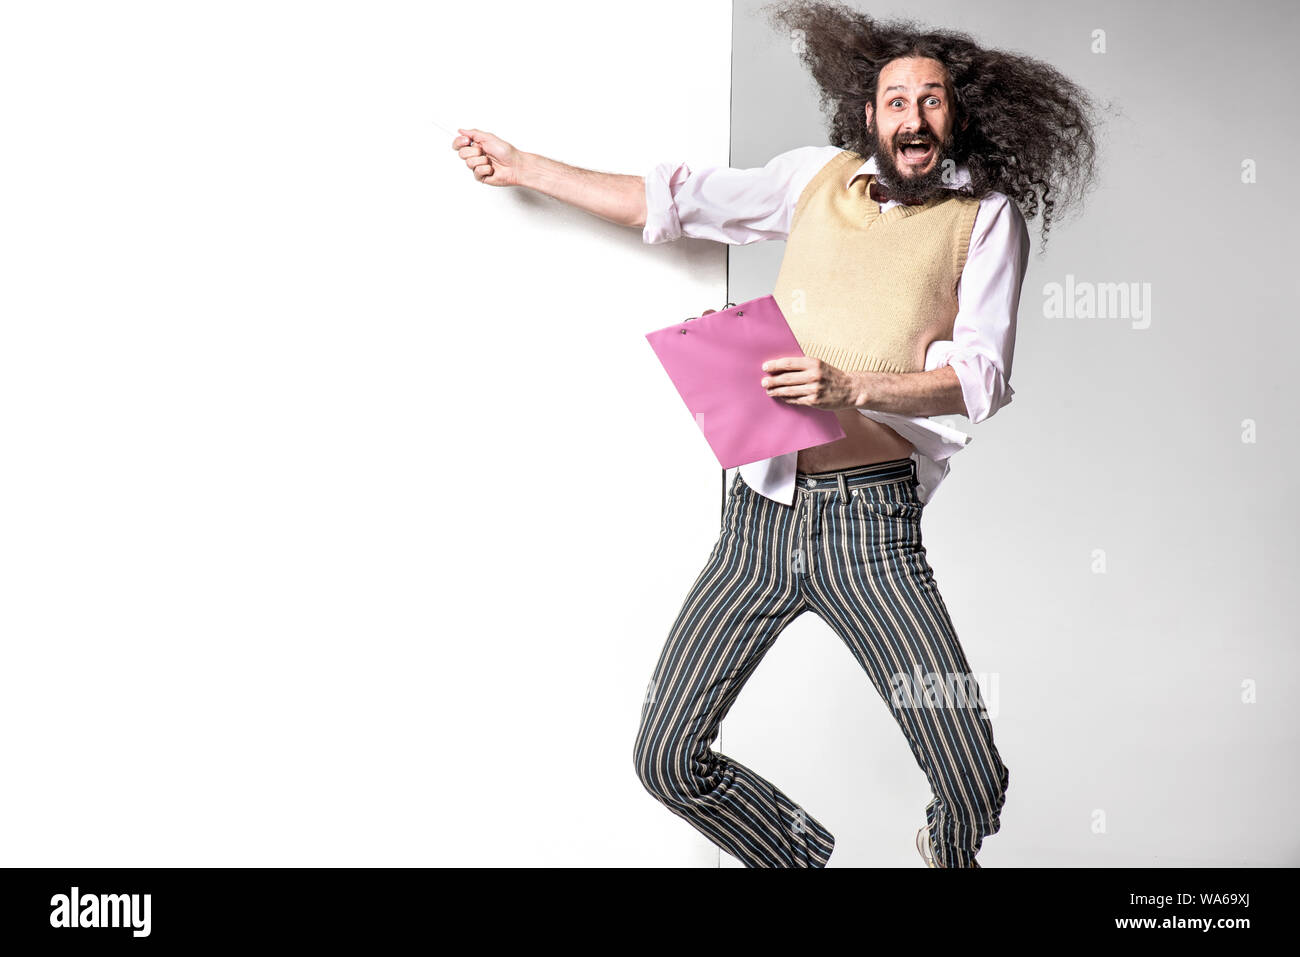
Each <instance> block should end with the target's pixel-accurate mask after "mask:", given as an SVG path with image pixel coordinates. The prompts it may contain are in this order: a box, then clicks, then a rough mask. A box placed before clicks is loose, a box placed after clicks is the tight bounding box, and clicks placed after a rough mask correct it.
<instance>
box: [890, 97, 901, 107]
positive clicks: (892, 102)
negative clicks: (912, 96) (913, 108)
mask: <svg viewBox="0 0 1300 957" xmlns="http://www.w3.org/2000/svg"><path fill="white" fill-rule="evenodd" d="M902 102H903V101H902V100H901V99H899V98H898V97H894V98H893V99H892V100H890V101H889V105H890V106H897V105H898V104H899V103H902Z"/></svg>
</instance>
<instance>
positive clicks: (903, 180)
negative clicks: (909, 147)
mask: <svg viewBox="0 0 1300 957" xmlns="http://www.w3.org/2000/svg"><path fill="white" fill-rule="evenodd" d="M915 136H916V137H917V138H920V139H922V140H925V141H927V142H929V143H933V144H935V156H934V161H933V164H932V165H931V167H930V171H929V172H927V173H922V174H921V175H920V176H917V175H915V174H913V173H911V172H908V173H904V172H903V171H901V170H900V169H899V168H898V165H897V164H896V163H895V162H894V156H895V153H894V150H895V149H896V147H897V145H898V144H897V143H896V142H895V143H885V142H882V141H881V139H880V131H879V130H878V129H877V128H876V124H875V121H872V122H871V123H870V124H868V126H867V139H868V141H869V142H870V143H871V144H872V147H873V155H874V156H875V157H876V169H877V170H878V171H879V172H878V173H877V175H876V178H877V179H879V180H880V182H881V185H882V186H885V187H887V188H888V189H889V192H890V194H891V195H892V196H895V197H897V198H898V199H900V200H906V201H908V202H913V203H914V202H925V201H927V200H929V199H932V198H933V197H935V196H939V195H941V194H942V193H943V192H944V191H945V190H947V189H949V187H948V186H947V185H945V183H944V181H943V173H944V169H945V160H947V159H949V158H951V157H952V153H953V147H954V145H955V143H956V135H955V132H950V133H949V134H948V138H947V139H946V140H944V141H943V142H942V143H940V142H939V140H938V138H937V137H936V136H935V135H934V132H933V131H932V130H931V129H929V128H928V127H926V128H924V129H921V130H918V131H917V133H916V134H915ZM911 138H912V137H911V136H904V135H903V134H902V133H899V134H896V139H898V140H902V139H911ZM954 168H955V164H954Z"/></svg>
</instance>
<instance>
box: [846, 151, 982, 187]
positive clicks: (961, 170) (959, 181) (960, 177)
mask: <svg viewBox="0 0 1300 957" xmlns="http://www.w3.org/2000/svg"><path fill="white" fill-rule="evenodd" d="M866 173H870V174H871V175H873V176H876V177H877V178H879V175H878V173H879V171H878V170H877V168H876V158H875V157H874V156H872V157H870V158H869V159H868V160H867V161H866V162H865V163H863V164H862V165H861V166H859V167H858V168H857V170H855V171H854V173H853V175H852V176H850V177H849V181H848V182H847V183H845V184H844V185H845V187H849V186H852V185H853V181H854V180H855V179H857V178H858V177H859V176H862V175H864V174H866ZM953 179H954V180H956V182H953V183H944V184H943V185H944V186H946V187H948V188H949V189H956V188H957V187H959V186H965V185H966V184H967V183H969V182H970V170H968V169H967V168H966V166H965V164H963V165H961V166H958V167H957V172H956V175H955V176H954V177H953ZM881 183H882V184H884V185H888V184H885V182H884V180H881Z"/></svg>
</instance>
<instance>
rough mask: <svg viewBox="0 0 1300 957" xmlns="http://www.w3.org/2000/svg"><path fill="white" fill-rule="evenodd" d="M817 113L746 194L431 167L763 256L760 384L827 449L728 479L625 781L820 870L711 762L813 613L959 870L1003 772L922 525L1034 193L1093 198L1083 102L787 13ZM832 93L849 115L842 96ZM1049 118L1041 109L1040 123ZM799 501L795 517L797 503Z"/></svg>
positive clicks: (953, 36)
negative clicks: (842, 650) (767, 306)
mask: <svg viewBox="0 0 1300 957" xmlns="http://www.w3.org/2000/svg"><path fill="white" fill-rule="evenodd" d="M775 19H777V20H779V21H782V22H784V23H785V25H787V26H791V25H793V26H796V27H798V28H799V29H800V30H801V31H802V35H803V37H804V40H805V46H804V50H803V56H804V59H805V60H806V62H808V64H809V65H810V66H811V67H812V72H813V75H814V76H815V77H816V78H817V80H818V81H819V83H821V84H822V87H823V90H830V91H835V93H834V96H836V97H838V104H837V113H836V116H835V119H834V123H833V137H832V138H833V145H831V146H825V147H801V148H798V149H794V150H790V151H789V152H787V153H783V154H781V155H779V156H777V157H774V158H773V159H772V160H771V161H770V162H769V163H768V164H767V165H765V166H764V167H763V168H761V169H756V170H732V169H728V168H718V167H709V168H706V169H702V170H699V171H694V172H693V171H692V170H691V169H690V168H689V167H688V166H687V165H686V164H685V163H679V164H661V165H660V166H658V167H656V168H655V170H654V171H653V172H652V173H651V174H650V175H648V176H646V177H644V178H643V177H639V176H621V175H617V174H608V173H598V172H593V171H589V170H582V169H578V168H574V167H570V166H566V165H564V164H562V163H558V162H556V161H554V160H549V159H546V158H545V157H540V156H536V155H533V154H528V153H523V152H520V151H518V150H516V149H515V148H514V147H513V146H511V145H510V144H508V143H506V142H505V141H503V140H501V139H500V138H498V137H496V136H493V135H492V134H490V133H485V132H483V131H480V130H462V131H461V132H462V133H463V134H466V135H463V136H459V137H457V138H456V139H455V140H454V141H453V143H452V146H453V148H456V149H457V150H458V151H459V155H460V156H462V157H463V158H464V159H465V162H466V165H467V166H468V167H469V168H470V169H472V170H473V171H474V173H475V176H476V177H477V178H478V179H479V180H480V181H481V182H484V183H487V184H489V185H522V186H528V187H530V188H533V189H536V190H539V191H541V192H544V193H547V194H548V195H551V196H554V197H556V198H558V199H562V200H564V201H566V202H570V203H573V204H574V205H577V206H580V207H581V208H583V209H586V210H588V211H589V212H592V213H594V214H596V215H599V216H601V217H603V218H605V219H608V220H610V221H612V222H617V223H622V224H626V225H629V226H636V227H639V228H641V229H642V231H643V240H644V241H645V242H647V243H654V242H665V241H671V240H673V239H676V238H678V237H679V236H683V235H686V236H693V237H700V238H710V239H715V240H717V241H721V242H728V243H747V242H754V241H758V240H763V239H785V240H786V243H787V245H786V251H785V256H784V258H783V260H782V264H781V270H780V273H779V275H778V277H777V281H776V286H775V288H774V291H773V296H774V297H775V298H776V300H777V302H778V304H779V305H780V306H781V308H782V311H783V313H784V314H785V315H786V318H787V320H788V321H789V322H790V325H791V328H792V329H793V330H794V332H795V335H796V338H797V340H798V342H799V344H800V347H801V348H802V349H803V351H804V353H805V355H804V356H802V357H773V359H772V360H770V361H769V362H767V363H765V364H764V366H763V369H762V370H756V374H758V375H760V376H761V377H762V378H761V381H762V384H763V386H764V387H765V388H766V389H767V390H768V393H769V395H771V396H773V397H774V398H775V399H778V400H780V401H785V402H790V403H792V404H796V405H805V406H810V407H815V408H820V409H827V410H830V411H833V412H834V413H835V414H836V416H837V417H838V419H839V421H840V423H841V425H842V426H843V428H844V432H845V436H844V438H842V439H839V440H837V441H835V442H830V443H827V444H825V445H821V446H818V447H816V448H811V449H805V450H803V451H800V452H798V453H791V454H789V455H786V456H780V457H777V458H774V459H768V460H766V461H763V462H755V463H749V464H747V465H745V466H742V467H741V468H740V474H739V476H738V477H737V479H736V481H735V482H734V483H733V485H732V490H731V495H730V497H729V501H728V506H727V510H726V513H725V516H724V523H723V530H722V533H721V534H720V536H719V538H718V541H717V543H716V544H715V546H714V548H713V552H712V553H711V555H710V556H709V559H708V561H707V562H706V564H705V567H704V568H703V570H702V571H701V572H700V574H699V576H698V577H697V579H696V581H695V584H694V586H693V587H692V589H691V591H690V593H689V594H688V596H687V597H686V599H685V601H684V602H683V604H682V607H681V610H680V612H679V613H678V617H677V620H676V621H675V622H674V624H673V627H672V629H671V631H670V634H669V637H668V640H667V642H666V643H665V645H664V648H663V651H662V652H661V654H660V657H659V661H658V663H657V665H656V667H655V671H654V676H653V678H652V680H651V683H650V688H649V691H648V693H647V696H646V701H645V704H644V706H643V711H642V719H641V725H640V728H639V730H638V734H637V740H636V748H635V761H636V767H637V772H638V775H639V776H640V779H641V780H642V782H643V783H644V785H645V786H646V788H647V789H648V790H649V791H650V792H651V793H652V794H653V795H654V796H655V797H656V798H658V799H659V800H660V801H661V802H663V803H664V804H665V805H666V806H667V807H668V808H669V809H670V810H671V811H673V813H675V814H677V815H678V816H680V817H682V818H683V819H684V820H686V821H688V822H689V823H690V824H691V825H692V826H694V827H695V828H696V829H697V830H699V831H700V832H701V833H702V834H704V835H705V836H706V837H708V838H709V839H710V840H711V841H713V842H714V843H715V844H716V845H717V846H719V847H720V848H722V849H723V850H726V851H727V852H728V853H730V854H732V855H734V856H735V857H736V858H737V859H738V860H740V861H741V862H743V863H744V864H745V865H746V866H751V867H824V866H825V865H826V863H827V860H828V859H829V857H830V855H831V852H832V850H833V847H834V837H833V835H832V834H831V832H830V831H829V830H828V829H827V828H826V827H825V826H824V825H823V824H822V823H821V822H819V821H818V820H816V819H815V818H813V817H812V816H811V815H810V814H809V813H808V812H806V811H805V810H804V809H803V808H801V807H799V806H798V805H797V804H795V802H793V801H792V800H791V799H790V798H789V797H787V796H786V795H785V794H784V793H783V792H781V791H780V790H779V789H778V788H777V787H775V786H774V785H773V784H772V783H770V782H769V781H767V780H766V779H764V778H763V777H761V776H760V775H758V774H757V773H756V772H754V771H753V770H751V769H750V768H748V767H746V766H744V765H742V764H740V763H739V762H737V761H735V760H734V759H732V758H730V757H728V756H726V755H724V754H721V753H719V752H717V751H714V750H712V748H711V744H712V743H713V741H714V740H715V739H716V737H717V734H718V728H719V725H720V723H721V721H722V718H723V717H724V716H725V715H726V713H727V712H728V710H729V709H730V707H731V705H732V703H733V702H734V701H735V699H736V696H737V695H738V694H739V692H740V690H741V688H742V687H743V685H744V683H745V681H746V679H747V678H748V677H749V675H750V674H752V672H753V670H754V669H755V668H756V667H757V666H758V664H759V662H760V661H761V659H762V657H763V655H764V654H765V653H766V651H767V650H768V649H769V648H770V647H771V646H772V643H773V642H774V641H775V640H776V638H777V636H778V635H779V633H780V632H781V631H782V630H783V629H784V628H785V626H786V625H788V624H789V623H790V622H791V621H792V620H794V618H796V617H798V616H799V615H800V614H803V613H804V612H806V611H813V612H815V613H816V614H817V615H818V616H819V617H821V618H823V619H824V620H825V621H826V622H827V623H828V624H829V625H830V626H831V627H832V628H833V629H834V630H835V631H836V632H837V633H838V634H839V635H840V636H841V638H843V640H844V641H845V642H846V644H847V645H848V646H849V648H850V650H851V651H852V653H853V654H854V656H855V658H856V659H857V660H858V662H859V663H860V664H861V665H862V667H863V668H864V670H865V671H866V672H867V674H868V676H869V678H870V679H871V681H872V683H873V684H874V685H875V687H876V688H877V690H878V691H879V692H880V694H881V695H882V696H883V697H884V698H885V700H886V702H887V703H888V705H889V708H890V711H891V714H893V716H894V717H895V719H896V720H897V721H898V724H899V727H900V729H901V730H902V731H903V733H904V735H905V737H906V738H907V741H908V745H909V747H910V748H911V750H912V753H913V755H914V756H915V758H916V760H917V763H918V765H919V766H920V768H921V769H922V771H923V772H924V773H925V774H926V776H927V779H928V780H929V783H930V785H931V788H932V791H933V798H932V800H931V802H930V803H929V804H928V805H927V807H926V809H925V815H926V825H925V827H923V828H921V830H920V831H918V833H917V847H918V850H919V851H920V853H921V856H922V857H923V859H925V861H926V863H927V864H928V865H930V866H933V867H978V866H979V864H978V863H977V862H976V860H975V856H976V854H977V853H978V852H979V850H980V847H981V845H982V841H983V838H984V837H986V836H987V835H989V834H992V833H995V832H996V831H997V830H998V829H999V827H1000V812H1001V809H1002V806H1003V804H1004V802H1005V794H1006V789H1007V785H1008V782H1009V777H1010V776H1009V772H1008V769H1007V767H1006V765H1005V764H1004V762H1003V761H1002V759H1001V757H1000V755H999V753H998V750H997V748H996V747H995V745H994V742H993V735H992V730H991V727H990V724H989V721H988V718H987V715H986V714H985V712H984V708H983V702H982V700H981V699H980V695H979V690H978V687H977V685H976V684H975V682H974V680H973V676H972V674H971V670H970V667H969V664H968V662H967V660H966V657H965V654H964V653H963V651H962V648H961V645H960V643H959V642H958V639H957V636H956V634H955V632H954V630H953V626H952V622H951V620H950V618H949V616H948V612H947V609H946V607H945V605H944V603H943V599H942V597H941V596H940V594H939V590H938V587H937V585H936V583H935V581H934V575H933V572H932V570H931V569H930V567H929V564H928V562H927V561H926V559H925V549H924V547H923V545H922V541H921V534H920V520H921V515H922V511H923V506H924V503H925V502H926V501H927V500H928V499H929V498H930V497H931V496H932V495H933V492H934V490H935V488H937V486H938V484H939V482H940V481H942V479H943V477H944V475H946V473H947V459H948V458H949V457H950V456H951V454H952V453H953V452H954V451H956V450H957V449H959V448H961V447H962V446H963V445H964V444H965V441H966V440H967V437H966V436H964V435H962V434H961V433H957V432H955V430H951V429H947V428H945V427H944V426H942V425H940V424H938V423H932V422H930V421H929V420H928V418H927V417H928V416H932V415H943V414H952V413H959V414H964V415H966V416H968V417H969V418H970V419H971V420H972V421H976V422H977V421H981V420H982V419H984V418H986V417H988V416H989V415H991V414H993V413H994V412H996V411H997V409H998V408H1000V407H1001V406H1002V405H1004V404H1006V403H1007V402H1008V401H1009V400H1010V398H1011V395H1012V391H1011V388H1010V385H1009V381H1008V380H1009V377H1010V370H1011V359H1012V351H1013V345H1014V331H1015V314H1016V309H1017V307H1018V303H1019V295H1020V287H1021V283H1022V281H1023V277H1024V271H1025V267H1026V264H1027V257H1028V249H1029V239H1028V233H1027V230H1026V228H1025V223H1024V218H1023V216H1022V214H1021V210H1020V209H1019V205H1023V206H1025V207H1026V208H1027V209H1028V210H1029V212H1030V215H1033V213H1034V212H1035V211H1036V210H1037V203H1038V197H1037V194H1036V190H1037V189H1041V190H1042V191H1043V202H1044V210H1043V212H1044V235H1046V229H1047V223H1048V220H1049V219H1050V215H1051V212H1052V210H1053V207H1054V205H1055V204H1056V203H1057V202H1059V200H1057V199H1055V198H1053V197H1052V196H1051V191H1052V189H1053V188H1057V189H1058V190H1059V187H1060V185H1061V183H1062V182H1070V181H1071V177H1072V176H1073V177H1076V178H1078V179H1080V180H1081V181H1083V182H1085V183H1086V181H1087V179H1088V178H1089V177H1090V175H1091V170H1092V158H1093V151H1094V148H1093V142H1092V137H1091V123H1090V120H1089V116H1088V106H1089V101H1088V98H1087V97H1086V95H1085V94H1084V93H1083V92H1082V91H1080V90H1078V89H1077V88H1076V87H1074V85H1073V84H1071V83H1070V82H1069V81H1068V80H1066V79H1065V78H1063V77H1061V76H1060V75H1059V74H1058V73H1056V71H1054V70H1053V69H1052V68H1051V67H1048V66H1046V65H1045V64H1041V63H1037V62H1036V61H1032V60H1029V59H1027V58H1024V57H1020V56H1017V55H1012V54H1006V53H1000V52H997V51H989V50H985V49H983V48H981V47H979V46H978V45H977V44H975V43H974V41H973V40H971V39H970V38H969V37H967V36H966V35H964V34H959V33H953V32H948V31H931V32H925V33H922V32H918V31H917V30H916V29H915V28H914V27H912V26H911V25H910V24H906V23H904V24H881V23H878V22H876V21H874V20H872V19H871V18H869V17H867V16H865V15H863V14H859V13H856V12H855V11H852V10H849V9H847V8H844V7H838V6H835V5H831V4H824V3H811V4H793V5H788V6H787V7H786V8H785V9H783V10H782V11H779V12H778V13H777V14H776V17H775ZM845 90H852V91H853V92H852V93H851V94H847V95H846V94H844V93H843V91H845ZM1049 107H1050V108H1049ZM796 496H797V497H796Z"/></svg>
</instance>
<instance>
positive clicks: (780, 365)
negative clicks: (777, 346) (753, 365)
mask: <svg viewBox="0 0 1300 957" xmlns="http://www.w3.org/2000/svg"><path fill="white" fill-rule="evenodd" d="M807 364H808V357H807V356H781V357H780V358H779V359H768V360H767V361H766V362H764V363H763V371H764V372H786V371H790V370H792V369H802V368H804V367H805V366H806V365H807Z"/></svg>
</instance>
